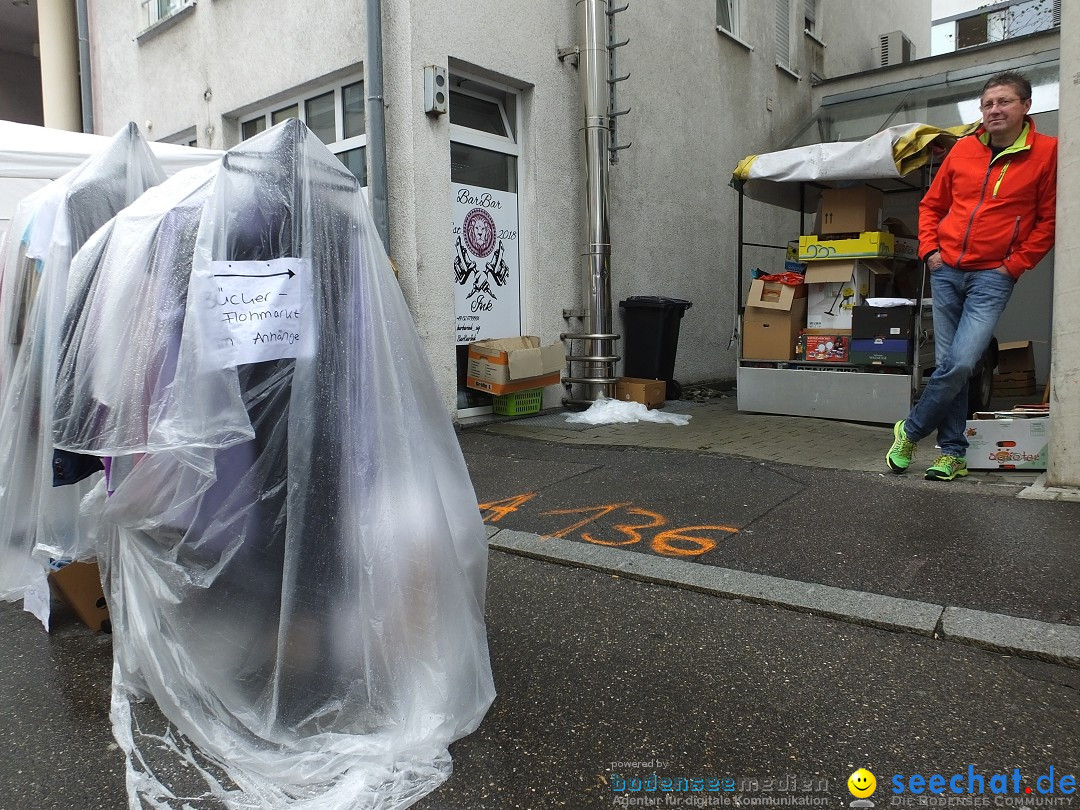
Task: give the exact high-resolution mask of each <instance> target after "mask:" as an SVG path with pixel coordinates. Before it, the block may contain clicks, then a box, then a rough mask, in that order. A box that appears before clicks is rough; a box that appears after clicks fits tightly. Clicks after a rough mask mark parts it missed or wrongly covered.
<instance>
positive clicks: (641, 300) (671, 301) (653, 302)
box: [619, 295, 693, 310]
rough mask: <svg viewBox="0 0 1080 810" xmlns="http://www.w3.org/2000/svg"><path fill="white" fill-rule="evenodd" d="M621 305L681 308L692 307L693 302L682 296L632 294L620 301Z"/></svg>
mask: <svg viewBox="0 0 1080 810" xmlns="http://www.w3.org/2000/svg"><path fill="white" fill-rule="evenodd" d="M619 306H620V307H623V308H625V309H634V308H635V307H637V308H645V307H652V308H654V309H675V308H676V307H678V308H681V309H684V310H686V309H690V307H692V306H693V303H692V302H690V301H684V300H683V299H681V298H664V297H663V296H660V295H631V296H630V297H629V298H627V299H626V300H624V301H620V302H619Z"/></svg>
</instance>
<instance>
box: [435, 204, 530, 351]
mask: <svg viewBox="0 0 1080 810" xmlns="http://www.w3.org/2000/svg"><path fill="white" fill-rule="evenodd" d="M451 193H452V194H453V210H454V281H455V284H454V299H455V305H456V310H455V311H456V315H457V342H458V344H459V345H460V344H462V343H472V342H473V341H475V340H484V339H487V338H502V337H513V336H515V335H520V334H521V304H520V301H521V298H520V289H521V286H520V285H521V279H520V273H519V262H518V204H517V194H512V193H510V192H509V191H495V190H494V189H490V188H480V187H479V186H466V185H462V184H461V183H452V184H451Z"/></svg>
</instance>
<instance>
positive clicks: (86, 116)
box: [75, 0, 94, 133]
mask: <svg viewBox="0 0 1080 810" xmlns="http://www.w3.org/2000/svg"><path fill="white" fill-rule="evenodd" d="M86 4H87V0H75V10H76V14H77V15H78V25H79V96H80V99H81V101H82V128H83V132H90V133H92V132H93V131H94V93H93V84H91V78H92V76H91V72H90V20H89V16H88V15H87V11H86Z"/></svg>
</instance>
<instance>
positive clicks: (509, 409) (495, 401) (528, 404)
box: [491, 388, 544, 416]
mask: <svg viewBox="0 0 1080 810" xmlns="http://www.w3.org/2000/svg"><path fill="white" fill-rule="evenodd" d="M543 399H544V389H543V388H529V389H527V390H525V391H514V392H513V393H511V394H503V395H502V396H501V397H492V398H491V402H492V407H494V409H495V413H497V414H498V415H499V416H526V415H528V414H530V413H536V412H537V411H539V410H540V403H541V402H542V401H543Z"/></svg>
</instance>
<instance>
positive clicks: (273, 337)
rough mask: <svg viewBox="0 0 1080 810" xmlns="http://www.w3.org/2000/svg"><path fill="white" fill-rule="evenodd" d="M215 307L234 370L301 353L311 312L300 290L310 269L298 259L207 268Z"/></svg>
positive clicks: (307, 337)
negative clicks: (211, 273) (242, 366)
mask: <svg viewBox="0 0 1080 810" xmlns="http://www.w3.org/2000/svg"><path fill="white" fill-rule="evenodd" d="M212 270H213V274H214V281H215V282H216V283H217V298H216V301H215V307H216V309H217V312H218V315H219V317H220V322H221V325H222V327H223V328H224V332H225V335H226V336H227V339H228V341H229V342H230V343H231V345H232V351H233V354H234V362H235V363H236V365H242V364H244V363H261V362H263V361H266V360H281V359H283V358H286V357H299V356H301V355H302V354H306V353H307V352H306V351H305V348H306V344H307V342H308V341H310V340H311V338H312V335H311V334H310V331H311V313H310V312H306V311H305V307H304V297H305V296H304V289H305V285H307V284H308V283H309V282H310V274H311V264H310V262H307V261H305V260H303V259H272V260H270V261H264V262H259V261H247V262H228V261H216V262H213V263H212Z"/></svg>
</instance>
